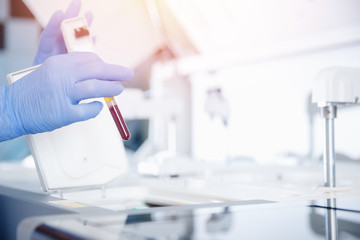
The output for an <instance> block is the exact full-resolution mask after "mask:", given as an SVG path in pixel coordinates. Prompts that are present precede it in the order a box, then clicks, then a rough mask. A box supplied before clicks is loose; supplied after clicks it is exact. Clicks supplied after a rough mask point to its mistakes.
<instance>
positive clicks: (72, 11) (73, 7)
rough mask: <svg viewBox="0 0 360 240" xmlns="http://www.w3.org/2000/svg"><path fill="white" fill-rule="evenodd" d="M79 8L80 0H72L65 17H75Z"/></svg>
mask: <svg viewBox="0 0 360 240" xmlns="http://www.w3.org/2000/svg"><path fill="white" fill-rule="evenodd" d="M80 8H81V1H80V0H73V1H72V2H71V3H70V5H69V7H68V9H67V10H66V12H65V18H73V17H76V16H77V15H78V14H79V12H80Z"/></svg>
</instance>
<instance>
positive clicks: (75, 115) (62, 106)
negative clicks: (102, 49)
mask: <svg viewBox="0 0 360 240" xmlns="http://www.w3.org/2000/svg"><path fill="white" fill-rule="evenodd" d="M133 76H134V73H133V71H132V70H130V69H128V68H125V67H122V66H119V65H113V64H108V63H105V62H103V61H102V60H101V59H100V58H99V57H98V56H97V55H96V54H94V53H89V52H73V53H69V54H63V55H57V56H53V57H50V58H48V59H47V60H46V61H45V62H44V63H43V64H42V65H41V66H40V67H39V68H38V69H36V70H35V71H33V72H32V73H30V74H28V75H26V76H25V77H23V78H22V79H20V80H18V81H17V82H15V83H14V84H12V85H9V86H6V87H2V88H0V103H1V104H0V141H4V140H8V139H12V138H15V137H18V136H21V135H25V134H34V133H41V132H46V131H52V130H54V129H56V128H60V127H62V126H66V125H68V124H71V123H74V122H77V121H84V120H87V119H90V118H93V117H95V116H96V115H98V114H99V112H100V111H101V109H102V107H103V106H102V103H101V102H98V101H94V102H91V103H81V104H79V102H80V101H81V100H83V99H89V98H95V97H112V96H115V95H118V94H120V93H121V92H122V90H123V86H122V85H121V84H120V83H119V81H127V80H130V79H131V78H132V77H133Z"/></svg>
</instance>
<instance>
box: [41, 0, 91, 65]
mask: <svg viewBox="0 0 360 240" xmlns="http://www.w3.org/2000/svg"><path fill="white" fill-rule="evenodd" d="M80 8H81V1H80V0H74V1H72V2H71V4H70V5H69V7H68V9H67V10H66V12H65V13H64V12H62V11H57V12H55V13H54V14H53V15H52V17H51V18H50V20H49V22H48V24H47V25H46V27H45V29H44V31H43V32H42V34H41V37H40V43H39V49H38V52H37V54H36V57H35V60H34V65H38V64H41V63H43V62H44V61H45V60H46V59H47V58H48V57H51V56H54V55H58V54H65V53H67V51H66V47H65V42H64V39H63V37H62V33H61V22H62V21H63V20H64V19H67V18H73V17H76V16H77V15H78V14H79V11H80ZM85 17H86V19H87V22H88V25H91V22H92V18H93V16H92V14H91V13H90V12H88V13H86V14H85Z"/></svg>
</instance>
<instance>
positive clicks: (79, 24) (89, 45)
mask: <svg viewBox="0 0 360 240" xmlns="http://www.w3.org/2000/svg"><path fill="white" fill-rule="evenodd" d="M61 31H62V35H63V38H64V42H65V46H66V49H67V51H68V52H74V51H78V52H94V46H93V39H92V37H91V34H90V30H89V27H88V26H87V21H86V18H85V17H82V16H80V17H75V18H69V19H65V20H64V21H63V22H62V23H61Z"/></svg>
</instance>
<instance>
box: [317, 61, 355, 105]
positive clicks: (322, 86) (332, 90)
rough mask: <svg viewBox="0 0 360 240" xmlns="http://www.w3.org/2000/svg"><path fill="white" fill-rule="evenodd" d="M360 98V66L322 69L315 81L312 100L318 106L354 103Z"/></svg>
mask: <svg viewBox="0 0 360 240" xmlns="http://www.w3.org/2000/svg"><path fill="white" fill-rule="evenodd" d="M359 98H360V68H349V67H331V68H325V69H323V70H322V71H320V72H319V73H318V74H317V76H316V78H315V81H314V84H313V89H312V102H313V103H317V104H318V106H325V105H328V104H353V103H358V102H359Z"/></svg>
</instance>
